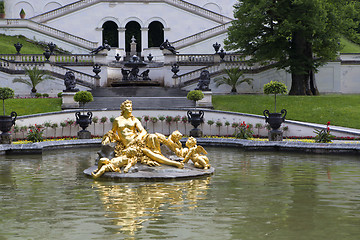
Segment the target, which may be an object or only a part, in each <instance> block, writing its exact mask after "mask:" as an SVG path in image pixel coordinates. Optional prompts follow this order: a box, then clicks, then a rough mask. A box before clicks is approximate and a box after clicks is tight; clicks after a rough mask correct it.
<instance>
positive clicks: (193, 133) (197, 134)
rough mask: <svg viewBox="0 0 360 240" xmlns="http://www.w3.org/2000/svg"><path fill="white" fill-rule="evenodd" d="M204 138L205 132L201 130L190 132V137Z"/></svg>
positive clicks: (196, 129)
mask: <svg viewBox="0 0 360 240" xmlns="http://www.w3.org/2000/svg"><path fill="white" fill-rule="evenodd" d="M202 136H203V132H202V131H201V130H200V129H198V128H194V129H192V130H190V137H202Z"/></svg>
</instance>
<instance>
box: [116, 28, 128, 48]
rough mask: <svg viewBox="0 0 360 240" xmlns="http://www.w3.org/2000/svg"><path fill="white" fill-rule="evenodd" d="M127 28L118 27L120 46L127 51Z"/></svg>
mask: <svg viewBox="0 0 360 240" xmlns="http://www.w3.org/2000/svg"><path fill="white" fill-rule="evenodd" d="M125 30H126V28H118V34H119V48H120V49H123V50H124V51H125Z"/></svg>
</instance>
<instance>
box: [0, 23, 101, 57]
mask: <svg viewBox="0 0 360 240" xmlns="http://www.w3.org/2000/svg"><path fill="white" fill-rule="evenodd" d="M0 28H28V29H31V30H34V31H36V32H39V33H43V34H46V35H48V36H52V37H54V38H57V39H59V40H61V41H65V42H69V43H71V44H74V45H76V46H79V47H82V48H84V49H87V50H92V49H94V48H96V47H97V46H98V43H97V42H92V41H89V40H87V39H84V38H82V37H78V36H76V35H73V34H70V33H67V32H64V31H61V30H58V29H56V28H53V27H49V26H47V25H45V24H41V23H38V22H35V21H33V20H30V19H0Z"/></svg>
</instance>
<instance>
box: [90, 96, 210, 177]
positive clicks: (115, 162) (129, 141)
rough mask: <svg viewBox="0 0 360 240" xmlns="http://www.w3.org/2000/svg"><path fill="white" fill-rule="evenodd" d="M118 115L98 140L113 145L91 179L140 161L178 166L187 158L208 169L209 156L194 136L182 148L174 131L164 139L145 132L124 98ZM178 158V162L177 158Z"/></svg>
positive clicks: (129, 103)
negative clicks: (110, 154) (167, 153)
mask: <svg viewBox="0 0 360 240" xmlns="http://www.w3.org/2000/svg"><path fill="white" fill-rule="evenodd" d="M120 109H121V115H120V116H119V117H117V118H115V121H114V123H113V127H112V129H111V130H110V131H109V132H107V133H106V134H105V135H104V137H103V139H102V142H101V143H102V146H106V145H110V144H113V145H115V147H114V155H115V156H114V157H113V158H110V159H109V158H106V157H101V158H100V159H99V161H98V165H97V169H95V170H93V171H92V172H91V175H92V176H93V177H94V178H98V177H100V176H101V175H103V174H104V173H105V172H119V173H121V168H122V167H124V169H123V172H124V173H128V172H129V171H130V169H131V168H132V167H133V166H134V165H135V164H136V163H138V162H139V163H141V164H144V165H147V166H150V167H153V166H161V164H163V165H168V166H174V167H177V168H179V169H183V168H184V163H187V162H188V161H189V160H191V161H192V162H193V163H194V167H196V168H200V169H204V170H207V169H209V168H210V164H209V159H208V158H207V157H206V156H205V155H203V154H207V152H206V151H205V149H204V148H203V147H201V146H198V145H196V139H195V138H192V137H190V138H189V139H188V141H187V142H186V146H187V147H188V148H183V147H182V144H181V142H180V139H181V138H182V137H183V135H182V134H181V133H180V132H179V131H178V130H176V131H174V132H173V133H172V134H171V135H170V136H169V137H168V138H166V137H165V136H164V135H163V134H160V133H154V134H149V133H147V132H146V130H145V129H144V127H143V126H142V125H141V122H140V121H139V120H138V119H137V118H136V117H134V116H133V115H132V102H131V101H130V100H126V101H124V102H123V103H122V104H121V106H120ZM161 144H163V145H166V146H167V147H168V149H169V150H170V151H171V152H172V153H174V154H175V155H176V156H177V157H178V158H180V161H176V160H171V159H169V158H168V157H165V156H164V155H163V154H162V153H161V149H160V146H161ZM181 160H182V161H181ZM211 173H212V172H211Z"/></svg>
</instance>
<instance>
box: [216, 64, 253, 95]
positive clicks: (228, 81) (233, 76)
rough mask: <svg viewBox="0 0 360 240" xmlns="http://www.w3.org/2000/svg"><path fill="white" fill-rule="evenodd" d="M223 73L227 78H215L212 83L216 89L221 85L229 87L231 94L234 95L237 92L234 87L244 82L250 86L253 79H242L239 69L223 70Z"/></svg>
mask: <svg viewBox="0 0 360 240" xmlns="http://www.w3.org/2000/svg"><path fill="white" fill-rule="evenodd" d="M225 73H226V75H227V76H225V77H221V78H216V79H215V80H214V81H215V84H216V86H217V87H218V86H220V85H223V84H225V85H229V86H230V87H231V93H236V92H237V90H236V87H237V86H239V85H240V84H242V83H244V82H246V83H247V84H249V85H251V84H252V81H253V79H252V78H244V77H243V74H244V73H243V71H241V70H240V69H239V68H229V69H225ZM240 78H241V80H240Z"/></svg>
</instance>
